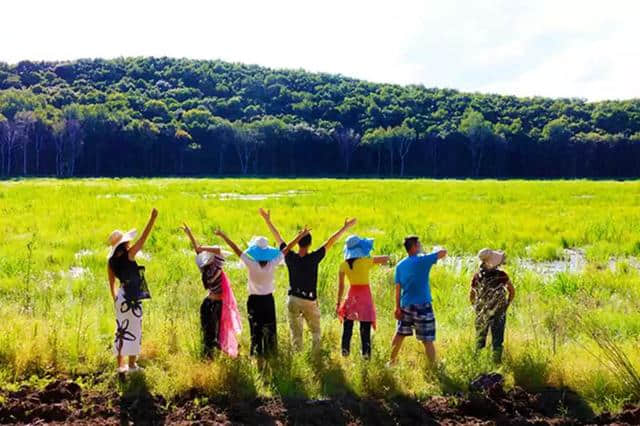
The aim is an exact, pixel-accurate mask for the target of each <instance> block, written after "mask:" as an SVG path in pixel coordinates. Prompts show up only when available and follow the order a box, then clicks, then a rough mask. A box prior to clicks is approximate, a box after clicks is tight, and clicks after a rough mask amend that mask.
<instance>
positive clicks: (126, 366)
mask: <svg viewBox="0 0 640 426" xmlns="http://www.w3.org/2000/svg"><path fill="white" fill-rule="evenodd" d="M157 217H158V210H156V209H155V208H154V209H153V210H151V217H150V218H149V221H148V222H147V226H145V228H144V231H143V232H142V235H141V236H140V238H139V239H138V240H137V241H136V242H135V243H134V244H133V245H131V242H132V241H133V240H134V239H135V237H136V230H135V229H132V230H131V231H129V232H122V231H119V230H116V231H113V232H112V233H111V235H110V236H109V245H110V246H111V249H110V251H109V255H108V257H107V259H108V261H107V275H108V277H109V287H110V289H111V297H112V299H113V301H114V304H115V309H116V326H117V328H116V337H115V341H114V353H115V355H116V357H117V361H118V373H121V374H124V373H127V372H130V371H138V370H140V369H141V368H140V367H139V366H138V364H137V358H138V355H139V354H140V343H141V339H142V304H141V303H140V301H141V300H143V299H149V298H151V294H150V293H149V288H148V286H147V282H146V280H145V278H144V267H143V266H139V265H138V263H137V262H136V261H135V257H136V254H138V252H139V251H140V250H142V247H143V246H144V243H145V242H146V241H147V238H148V237H149V234H150V233H151V229H152V228H153V225H154V223H155V221H156V218H157ZM116 278H117V279H118V281H120V288H119V289H116ZM126 357H128V363H127V362H126V359H125V358H126Z"/></svg>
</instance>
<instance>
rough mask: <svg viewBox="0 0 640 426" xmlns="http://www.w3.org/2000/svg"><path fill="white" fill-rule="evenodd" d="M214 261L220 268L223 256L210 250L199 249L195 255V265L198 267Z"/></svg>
mask: <svg viewBox="0 0 640 426" xmlns="http://www.w3.org/2000/svg"><path fill="white" fill-rule="evenodd" d="M214 262H215V263H216V264H217V265H218V266H219V267H220V268H222V265H223V264H224V257H223V256H222V255H221V254H215V253H212V252H210V251H201V252H200V253H198V254H197V255H196V265H198V268H200V269H202V268H204V267H205V266H207V265H209V264H211V263H214Z"/></svg>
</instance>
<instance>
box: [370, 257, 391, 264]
mask: <svg viewBox="0 0 640 426" xmlns="http://www.w3.org/2000/svg"><path fill="white" fill-rule="evenodd" d="M373 263H375V264H376V265H386V264H387V263H389V256H373Z"/></svg>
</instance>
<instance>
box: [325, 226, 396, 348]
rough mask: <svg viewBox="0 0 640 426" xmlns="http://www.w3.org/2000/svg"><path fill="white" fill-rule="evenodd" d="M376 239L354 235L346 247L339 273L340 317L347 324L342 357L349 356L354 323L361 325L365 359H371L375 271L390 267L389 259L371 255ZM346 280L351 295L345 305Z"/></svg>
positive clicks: (374, 310)
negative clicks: (373, 275)
mask: <svg viewBox="0 0 640 426" xmlns="http://www.w3.org/2000/svg"><path fill="white" fill-rule="evenodd" d="M371 250H373V240H372V239H370V238H360V237H358V236H357V235H351V236H350V237H349V238H347V240H346V241H345V244H344V262H343V263H342V264H341V265H340V271H339V273H338V302H337V303H336V314H337V315H338V317H339V318H340V319H341V320H342V321H343V324H344V325H343V330H342V355H343V356H349V353H350V351H351V335H352V333H353V323H354V321H358V322H359V323H360V342H361V344H362V346H361V349H362V356H363V357H364V358H365V359H369V358H371V328H374V329H375V328H376V307H375V304H374V302H373V297H372V296H371V285H370V282H371V280H370V279H369V274H370V271H371V269H373V267H374V266H377V265H386V264H387V263H388V262H389V256H371ZM345 277H346V278H347V279H348V280H349V284H350V285H349V293H348V294H347V298H346V300H345V301H344V303H342V296H343V294H344V284H345Z"/></svg>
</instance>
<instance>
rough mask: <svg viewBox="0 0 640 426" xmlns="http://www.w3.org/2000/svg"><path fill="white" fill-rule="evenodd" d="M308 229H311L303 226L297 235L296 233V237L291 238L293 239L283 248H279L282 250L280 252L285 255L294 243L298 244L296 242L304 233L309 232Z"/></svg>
mask: <svg viewBox="0 0 640 426" xmlns="http://www.w3.org/2000/svg"><path fill="white" fill-rule="evenodd" d="M309 231H311V229H309V228H307V227H306V226H305V227H304V229H303V230H302V231H300V232H298V235H296V237H295V238H294V239H293V241H291V242H290V243H289V244H288V245H287V246H286V247H285V248H283V249H282V250H280V251H281V252H282V254H284V255H285V256H286V255H287V253H289V251H290V250H291V249H292V248H294V247H295V246H296V244H298V242H299V241H300V240H301V239H302V237H304V236H305V235H307V234H308V233H309Z"/></svg>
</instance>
